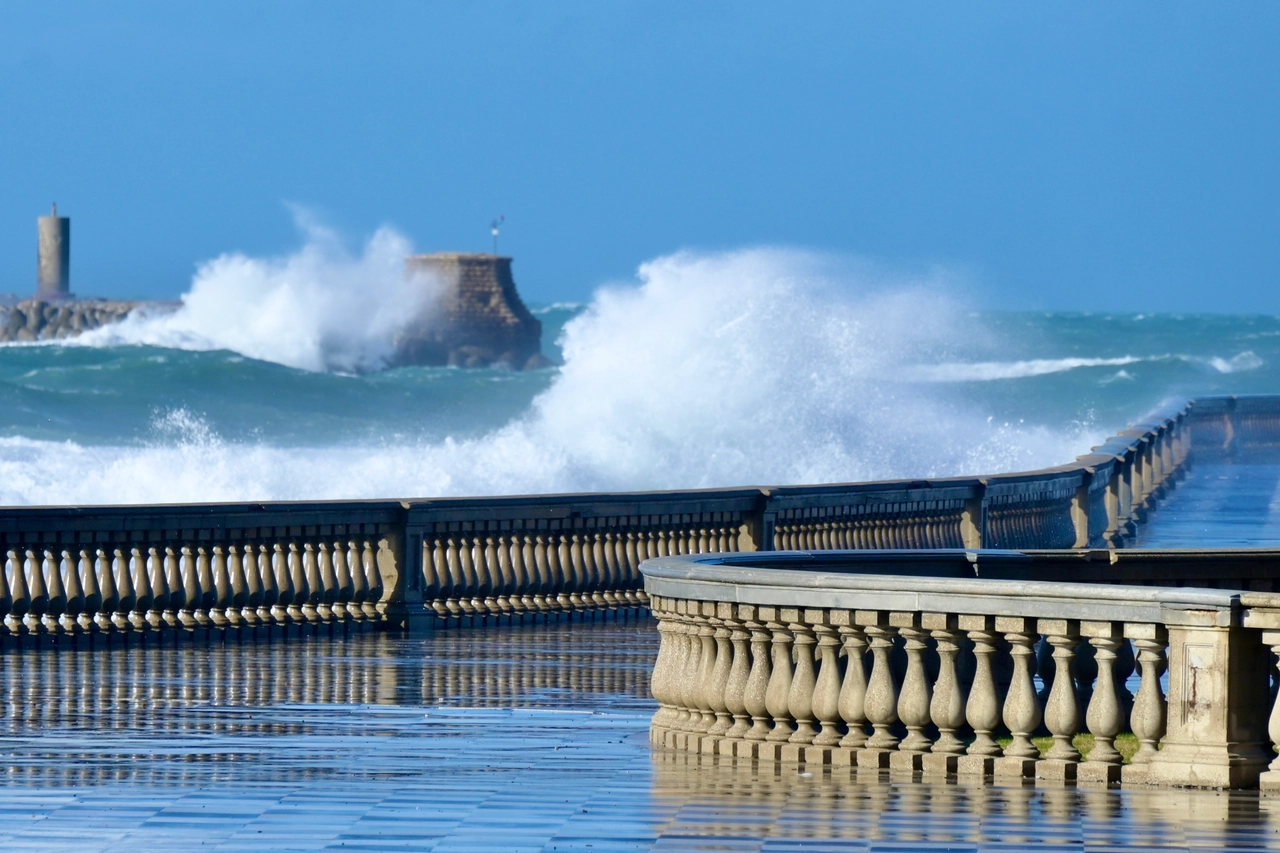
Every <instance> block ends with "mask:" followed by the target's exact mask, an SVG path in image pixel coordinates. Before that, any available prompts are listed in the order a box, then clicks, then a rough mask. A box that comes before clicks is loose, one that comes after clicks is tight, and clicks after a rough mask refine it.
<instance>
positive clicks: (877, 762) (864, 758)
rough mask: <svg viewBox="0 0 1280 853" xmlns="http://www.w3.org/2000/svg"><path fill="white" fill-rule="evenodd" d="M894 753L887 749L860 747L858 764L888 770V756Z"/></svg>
mask: <svg viewBox="0 0 1280 853" xmlns="http://www.w3.org/2000/svg"><path fill="white" fill-rule="evenodd" d="M896 754H897V753H895V752H894V751H893V750H889V749H861V750H858V766H859V767H865V768H868V769H870V770H888V769H889V761H890V757H891V756H893V755H896Z"/></svg>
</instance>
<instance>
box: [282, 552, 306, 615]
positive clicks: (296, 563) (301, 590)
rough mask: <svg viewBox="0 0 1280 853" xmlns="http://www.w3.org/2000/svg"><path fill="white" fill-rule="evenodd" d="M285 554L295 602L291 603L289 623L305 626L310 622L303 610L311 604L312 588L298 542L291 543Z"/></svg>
mask: <svg viewBox="0 0 1280 853" xmlns="http://www.w3.org/2000/svg"><path fill="white" fill-rule="evenodd" d="M283 553H284V559H285V568H286V570H287V571H288V577H289V587H290V588H291V589H292V590H293V600H292V601H291V602H289V607H288V611H287V612H288V614H289V621H290V622H291V623H293V624H295V625H305V624H306V623H307V622H308V621H309V620H308V619H307V613H306V611H305V610H304V609H303V607H304V606H305V605H308V604H310V601H311V588H310V587H309V586H307V574H306V570H305V569H304V568H303V565H302V552H301V551H300V550H298V543H297V542H290V543H289V550H288V551H286V552H283Z"/></svg>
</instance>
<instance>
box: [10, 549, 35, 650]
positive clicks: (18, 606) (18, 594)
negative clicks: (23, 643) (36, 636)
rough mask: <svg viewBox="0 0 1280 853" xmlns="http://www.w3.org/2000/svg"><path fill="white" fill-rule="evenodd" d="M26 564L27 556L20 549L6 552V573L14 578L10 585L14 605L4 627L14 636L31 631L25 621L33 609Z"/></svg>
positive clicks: (11, 606)
mask: <svg viewBox="0 0 1280 853" xmlns="http://www.w3.org/2000/svg"><path fill="white" fill-rule="evenodd" d="M25 562H26V555H25V554H24V553H23V552H22V551H21V550H20V549H18V548H9V549H7V550H6V551H5V572H6V573H7V574H8V575H9V576H10V577H11V578H13V581H12V582H11V583H10V584H9V590H10V593H11V595H12V596H13V603H12V604H11V605H10V606H9V612H8V613H7V614H6V615H5V617H4V626H5V627H6V628H8V629H9V633H10V634H14V635H21V634H25V633H27V632H28V630H29V629H28V627H27V625H26V624H25V623H24V621H23V617H24V616H26V615H27V613H28V612H29V611H30V609H31V590H30V587H28V586H27V572H26V568H25V566H24V564H25Z"/></svg>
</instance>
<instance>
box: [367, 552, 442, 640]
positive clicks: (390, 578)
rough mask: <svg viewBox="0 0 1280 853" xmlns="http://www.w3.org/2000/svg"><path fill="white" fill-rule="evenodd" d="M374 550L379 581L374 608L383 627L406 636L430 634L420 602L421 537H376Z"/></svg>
mask: <svg viewBox="0 0 1280 853" xmlns="http://www.w3.org/2000/svg"><path fill="white" fill-rule="evenodd" d="M406 539H408V540H409V541H408V542H407V543H406V542H405V540H406ZM406 545H407V547H406ZM377 548H378V551H377V556H376V560H377V569H378V575H379V576H380V577H381V579H382V596H381V597H380V599H379V600H378V604H377V608H378V615H379V616H380V617H381V618H382V620H383V622H384V623H385V626H386V627H387V628H389V629H394V630H398V631H407V632H409V633H410V634H420V633H426V632H428V631H430V630H431V618H430V617H429V616H428V614H427V611H426V607H425V606H424V604H423V601H422V586H423V578H422V566H421V564H420V561H421V560H422V534H420V533H413V534H406V533H405V532H403V531H402V530H391V531H388V532H386V533H384V534H382V535H381V536H380V537H378V539H377Z"/></svg>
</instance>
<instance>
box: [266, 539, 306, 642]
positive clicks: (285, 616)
mask: <svg viewBox="0 0 1280 853" xmlns="http://www.w3.org/2000/svg"><path fill="white" fill-rule="evenodd" d="M269 569H270V571H271V573H272V575H273V577H274V578H275V581H276V603H275V606H273V607H272V608H271V618H272V620H273V621H274V622H275V623H276V624H277V625H281V626H288V625H292V624H296V622H297V620H296V619H295V618H294V616H293V614H294V612H296V613H297V614H298V616H301V615H302V611H301V610H299V609H298V608H297V606H296V605H295V604H294V598H293V573H292V572H291V571H290V570H289V558H288V556H287V555H286V554H285V550H284V543H283V542H280V541H279V540H277V541H276V542H273V543H272V545H271V565H270V566H269Z"/></svg>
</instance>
